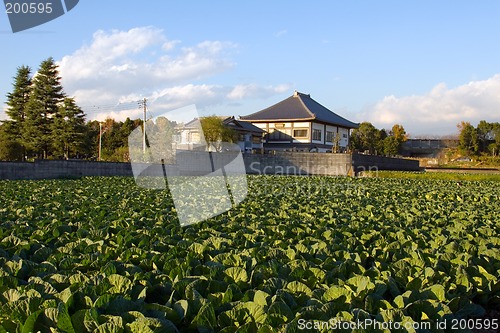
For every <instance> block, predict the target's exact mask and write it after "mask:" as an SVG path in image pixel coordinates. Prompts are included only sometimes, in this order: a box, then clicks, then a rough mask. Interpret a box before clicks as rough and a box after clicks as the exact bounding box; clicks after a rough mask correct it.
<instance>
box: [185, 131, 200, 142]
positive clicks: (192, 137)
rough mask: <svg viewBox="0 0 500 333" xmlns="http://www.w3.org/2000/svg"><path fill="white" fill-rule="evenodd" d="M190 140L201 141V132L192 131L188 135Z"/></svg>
mask: <svg viewBox="0 0 500 333" xmlns="http://www.w3.org/2000/svg"><path fill="white" fill-rule="evenodd" d="M188 141H189V142H191V143H199V142H200V141H201V137H200V133H198V132H190V133H189V136H188Z"/></svg>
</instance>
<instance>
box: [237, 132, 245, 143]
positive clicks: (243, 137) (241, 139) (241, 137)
mask: <svg viewBox="0 0 500 333" xmlns="http://www.w3.org/2000/svg"><path fill="white" fill-rule="evenodd" d="M245 139H246V138H245V134H239V135H238V141H240V142H244V141H246V140H245Z"/></svg>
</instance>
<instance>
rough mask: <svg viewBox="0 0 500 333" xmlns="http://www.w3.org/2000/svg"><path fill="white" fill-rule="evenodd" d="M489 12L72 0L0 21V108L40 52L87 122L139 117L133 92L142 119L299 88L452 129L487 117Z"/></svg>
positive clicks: (383, 119) (498, 111)
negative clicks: (32, 19) (27, 17)
mask: <svg viewBox="0 0 500 333" xmlns="http://www.w3.org/2000/svg"><path fill="white" fill-rule="evenodd" d="M499 18H500V2H498V1H481V2H473V1H426V0H420V1H327V0H324V1H314V0H313V1H308V2H304V1H293V0H289V1H260V0H255V1H217V0H214V1H182V2H181V1H153V0H150V1H141V2H139V1H124V0H120V1H118V0H106V1H97V0H80V3H79V4H78V6H77V7H75V8H74V9H73V10H72V11H70V12H69V13H67V14H66V15H64V16H62V17H60V18H58V19H56V20H54V21H51V22H49V23H46V24H44V25H42V26H39V27H36V28H33V29H31V30H28V31H26V32H20V33H16V34H13V33H12V32H11V30H10V26H9V23H8V19H7V15H6V14H5V13H3V14H0V38H1V40H2V45H3V46H2V50H3V51H2V63H1V66H0V101H2V103H4V102H5V94H6V93H7V92H9V91H10V90H11V87H12V77H13V76H14V75H15V72H16V67H17V66H20V65H29V66H31V67H32V68H33V69H34V70H35V69H36V68H37V67H38V65H39V63H40V62H41V61H42V60H43V59H45V58H47V57H49V56H52V57H54V59H55V60H56V61H57V62H58V63H59V64H60V72H61V76H62V78H63V86H64V88H65V91H66V93H67V94H68V95H70V96H73V97H75V98H76V100H77V102H78V103H79V104H80V105H81V106H82V107H83V108H84V110H85V111H86V112H87V113H88V118H89V119H92V118H98V119H102V118H103V117H106V116H112V117H115V118H118V119H120V118H123V117H126V116H131V117H133V118H135V117H139V110H138V109H137V108H136V107H134V108H133V109H130V110H128V109H127V108H130V107H131V106H132V105H133V104H131V103H129V102H133V101H136V100H138V99H141V98H143V97H147V98H148V100H149V106H150V113H151V114H152V115H158V114H161V113H163V112H166V111H169V110H171V109H174V108H177V107H182V106H185V105H189V104H196V106H197V108H198V110H199V112H200V114H220V115H246V114H250V113H253V112H256V111H259V110H261V109H263V108H265V107H267V106H270V105H272V104H274V103H276V102H278V101H280V100H282V99H284V98H286V97H288V96H290V95H291V94H292V93H293V91H294V90H298V91H301V92H304V93H309V94H311V97H313V98H314V99H315V100H317V101H318V102H320V103H321V104H323V105H325V106H326V107H328V108H330V109H331V110H333V111H335V112H337V113H339V114H340V115H342V116H344V117H346V118H349V119H350V120H353V121H357V122H361V121H371V122H372V123H373V124H375V125H376V126H377V127H380V128H382V127H384V128H390V127H391V126H392V125H393V124H394V123H401V124H402V125H403V126H404V127H405V128H406V129H407V132H409V133H410V134H411V135H413V136H418V135H446V134H453V133H455V132H456V124H457V123H458V122H460V121H461V120H466V121H470V122H471V123H472V124H474V125H476V124H477V122H478V121H479V120H481V119H485V120H487V121H492V122H493V121H500V60H499V59H500V33H499V32H500V19H499ZM118 103H122V104H120V106H118V107H113V106H114V105H117V104H118ZM1 114H2V111H0V117H1V116H2V115H1Z"/></svg>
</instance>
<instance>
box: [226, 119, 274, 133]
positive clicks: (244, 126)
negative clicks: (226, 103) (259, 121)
mask: <svg viewBox="0 0 500 333" xmlns="http://www.w3.org/2000/svg"><path fill="white" fill-rule="evenodd" d="M224 124H225V125H226V126H231V127H233V128H235V129H236V130H238V129H239V130H244V131H247V132H254V133H264V132H265V131H264V130H263V129H261V128H259V127H257V126H255V125H254V124H252V123H250V122H247V121H240V120H237V119H234V117H230V118H227V119H226V120H224Z"/></svg>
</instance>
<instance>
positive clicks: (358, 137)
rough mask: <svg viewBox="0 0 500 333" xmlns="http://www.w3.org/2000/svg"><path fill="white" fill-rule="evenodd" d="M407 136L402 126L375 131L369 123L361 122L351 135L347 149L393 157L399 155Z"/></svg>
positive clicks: (397, 125)
mask: <svg viewBox="0 0 500 333" xmlns="http://www.w3.org/2000/svg"><path fill="white" fill-rule="evenodd" d="M406 140H408V135H407V134H406V131H405V129H404V127H403V126H402V125H399V124H395V125H394V126H392V128H391V129H390V130H386V129H380V130H379V129H377V128H376V127H375V126H373V124H372V123H370V122H363V123H361V124H360V125H359V127H358V128H356V129H354V130H353V131H352V133H351V138H350V140H349V146H350V147H349V148H350V149H351V150H356V151H360V152H368V153H369V154H372V155H385V156H395V155H398V154H401V149H402V146H403V143H404V142H405V141H406Z"/></svg>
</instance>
